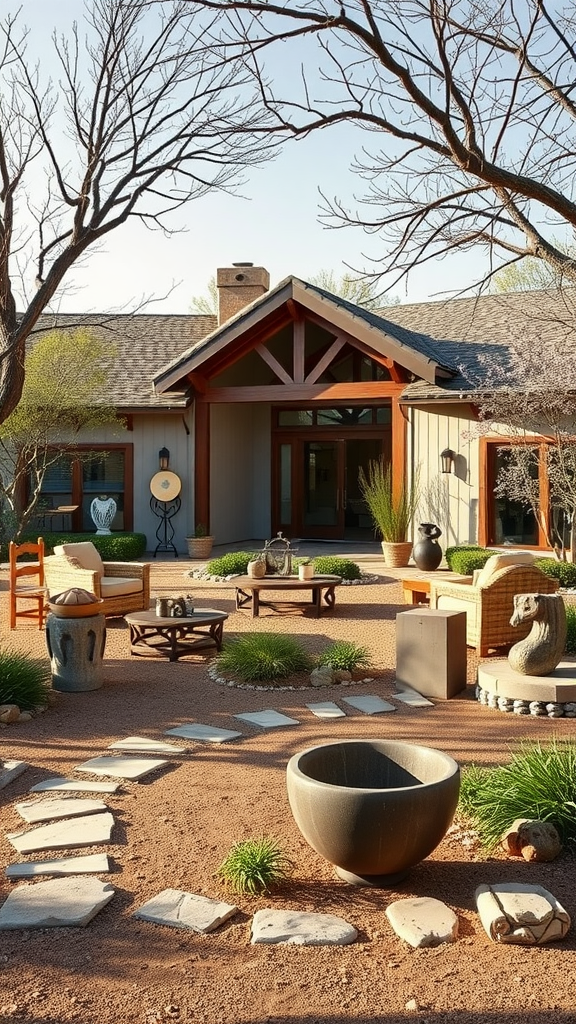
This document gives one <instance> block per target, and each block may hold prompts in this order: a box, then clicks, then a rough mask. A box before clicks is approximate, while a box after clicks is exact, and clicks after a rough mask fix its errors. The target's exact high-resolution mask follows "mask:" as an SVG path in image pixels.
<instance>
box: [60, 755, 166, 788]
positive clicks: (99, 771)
mask: <svg viewBox="0 0 576 1024" xmlns="http://www.w3.org/2000/svg"><path fill="white" fill-rule="evenodd" d="M167 764H168V761H164V760H151V759H150V758H144V757H122V756H116V757H114V756H106V755H104V756H103V757H91V758H90V760H89V761H84V762H83V763H82V764H77V765H76V767H75V768H74V771H75V772H91V773H93V774H94V775H112V776H113V777H116V778H118V779H131V780H132V781H133V782H137V781H138V779H143V778H145V777H146V775H150V773H151V772H155V771H156V770H157V769H158V768H163V767H164V765H167Z"/></svg>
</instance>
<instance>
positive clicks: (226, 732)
mask: <svg viewBox="0 0 576 1024" xmlns="http://www.w3.org/2000/svg"><path fill="white" fill-rule="evenodd" d="M164 735H165V736H182V737H183V738H184V739H187V740H200V742H201V743H226V742H227V741H228V740H236V739H239V738H241V737H243V735H244V734H243V733H241V732H234V730H232V729H218V728H216V726H213V725H202V724H201V723H200V722H190V723H188V724H184V725H177V726H175V727H174V728H173V729H167V730H166V732H165V733H164Z"/></svg>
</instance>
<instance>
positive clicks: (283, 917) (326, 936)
mask: <svg viewBox="0 0 576 1024" xmlns="http://www.w3.org/2000/svg"><path fill="white" fill-rule="evenodd" d="M357 938H358V932H357V931H356V929H355V928H354V927H353V926H352V925H351V924H348V922H347V921H345V920H344V919H343V918H342V917H335V916H334V914H307V913H299V912H298V911H297V910H257V911H256V913H255V914H254V917H253V918H252V938H251V941H252V943H259V942H262V943H267V944H271V943H279V942H282V943H286V944H287V945H291V946H347V945H349V944H350V943H351V942H355V941H356V939H357Z"/></svg>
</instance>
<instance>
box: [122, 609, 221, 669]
mask: <svg viewBox="0 0 576 1024" xmlns="http://www.w3.org/2000/svg"><path fill="white" fill-rule="evenodd" d="M227 618H228V614H227V612H219V611H217V610H216V609H215V608H201V609H199V610H198V611H197V612H194V613H193V615H188V616H185V617H184V616H183V617H181V618H176V617H174V618H172V617H171V616H163V615H156V612H154V611H152V610H150V611H147V612H131V613H130V615H125V616H124V619H125V620H126V622H127V623H128V625H129V626H130V653H131V654H135V655H139V656H141V657H150V656H151V655H152V656H154V655H156V656H157V657H160V658H168V660H169V661H178V658H180V657H181V656H182V655H183V654H191V653H193V652H194V651H195V650H198V648H202V647H206V646H209V645H210V646H211V645H214V646H215V647H216V650H217V651H219V650H220V649H221V647H222V631H223V629H224V622H225V621H226V619H227Z"/></svg>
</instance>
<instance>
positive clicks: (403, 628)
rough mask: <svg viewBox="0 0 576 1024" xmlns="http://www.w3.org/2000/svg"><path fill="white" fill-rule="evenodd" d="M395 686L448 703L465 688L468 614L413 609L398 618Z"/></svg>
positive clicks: (432, 609)
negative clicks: (449, 699) (447, 701)
mask: <svg viewBox="0 0 576 1024" xmlns="http://www.w3.org/2000/svg"><path fill="white" fill-rule="evenodd" d="M396 683H397V685H398V688H399V689H400V690H402V689H409V690H416V691H417V693H420V694H422V696H423V697H431V698H432V699H434V698H436V699H437V700H448V698H449V697H454V696H455V695H456V694H457V693H460V691H461V690H464V689H465V687H466V612H456V611H448V610H445V609H441V608H411V609H410V611H407V612H400V613H399V614H398V615H397V616H396Z"/></svg>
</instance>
